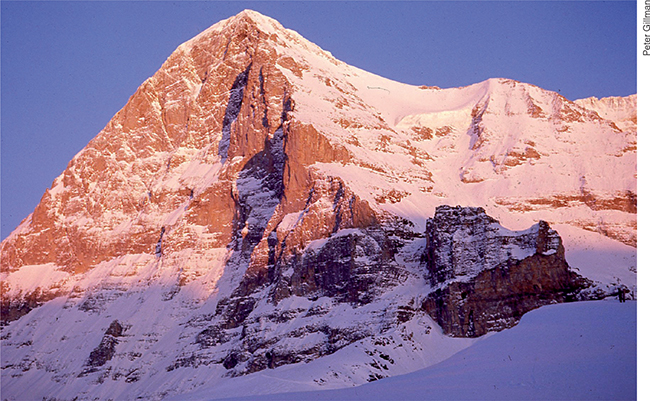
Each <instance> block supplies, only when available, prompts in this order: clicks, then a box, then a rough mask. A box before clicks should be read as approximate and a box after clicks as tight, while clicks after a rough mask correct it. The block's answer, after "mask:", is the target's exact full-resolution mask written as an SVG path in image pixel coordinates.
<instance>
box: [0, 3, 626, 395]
mask: <svg viewBox="0 0 650 401" xmlns="http://www.w3.org/2000/svg"><path fill="white" fill-rule="evenodd" d="M635 116H636V96H631V97H628V98H624V99H620V98H608V99H603V100H598V99H593V98H590V99H585V100H581V101H576V102H571V101H569V100H567V99H565V98H563V97H562V96H560V95H559V94H557V93H555V92H551V91H546V90H544V89H541V88H539V87H536V86H533V85H529V84H525V83H521V82H517V81H513V80H508V79H490V80H487V81H484V82H480V83H477V84H474V85H470V86H467V87H463V88H450V89H441V88H438V87H429V86H420V87H416V86H411V85H405V84H401V83H398V82H394V81H390V80H388V79H385V78H382V77H379V76H377V75H374V74H371V73H368V72H365V71H362V70H360V69H358V68H355V67H352V66H349V65H347V64H345V63H343V62H341V61H339V60H336V59H335V58H334V57H332V55H331V54H330V53H328V52H326V51H324V50H322V49H321V48H319V47H318V46H316V45H314V44H312V43H310V42H309V41H307V40H305V39H304V38H302V37H301V36H300V35H298V34H297V33H296V32H294V31H291V30H288V29H285V28H283V27H282V26H281V25H280V24H279V23H278V22H277V21H275V20H273V19H270V18H268V17H265V16H263V15H261V14H259V13H257V12H254V11H250V10H245V11H243V12H241V13H240V14H238V15H236V16H234V17H231V18H229V19H227V20H224V21H221V22H219V23H217V24H215V25H213V26H212V27H210V28H208V29H207V30H206V31H204V32H203V33H201V34H199V35H198V36H197V37H195V38H193V39H191V40H189V41H188V42H186V43H184V44H182V45H180V46H179V47H178V48H177V49H176V51H174V52H173V53H172V55H171V56H170V57H169V58H168V59H167V61H165V63H164V64H163V66H162V67H161V68H160V70H159V71H158V72H156V73H155V74H154V75H153V76H152V77H151V78H149V79H147V80H146V81H145V82H144V83H143V84H142V85H141V86H140V87H139V88H138V90H137V91H136V93H135V94H133V96H132V97H131V98H130V99H129V101H128V103H127V104H126V105H125V106H124V108H123V109H122V110H120V111H119V112H118V113H117V114H116V115H115V116H114V117H113V118H112V119H111V121H110V122H109V123H108V124H107V126H106V127H105V128H104V129H103V130H102V131H101V132H100V133H99V134H98V135H97V136H96V137H95V138H94V139H93V140H92V141H91V142H90V143H89V144H88V145H87V146H86V147H85V148H84V149H83V150H81V151H80V152H79V153H78V154H77V155H76V156H75V157H74V158H73V159H72V160H71V161H70V163H69V165H68V167H67V168H66V170H65V171H64V172H63V173H62V174H61V175H60V176H59V177H58V178H56V179H55V181H54V183H53V184H52V187H51V188H50V189H48V190H47V191H46V192H45V194H44V195H43V198H42V199H41V202H40V203H39V205H38V206H37V207H36V209H35V210H34V212H33V213H32V214H31V215H30V216H28V217H27V218H26V219H25V220H24V221H23V222H22V223H21V224H20V226H19V227H18V228H16V230H15V231H14V232H13V233H12V234H11V235H10V236H9V237H8V238H7V239H6V240H5V241H3V243H2V256H1V264H0V274H1V277H2V305H1V306H2V322H3V327H2V339H3V340H2V341H3V345H2V347H3V365H2V368H3V370H2V376H3V379H2V380H3V397H6V398H8V399H21V398H24V397H25V396H27V395H29V397H31V398H40V397H55V398H56V399H60V400H64V399H65V400H67V399H73V398H75V399H79V400H80V399H94V398H95V397H99V398H102V399H104V398H115V399H135V398H138V397H144V398H148V399H162V398H165V397H168V396H170V395H174V394H183V393H186V392H188V391H191V390H194V389H197V388H205V387H206V386H221V387H220V388H222V389H230V390H227V391H226V390H223V391H226V393H223V394H226V395H228V394H231V395H238V394H240V395H243V394H252V393H255V392H256V391H258V392H276V391H281V390H280V389H279V388H273V387H269V388H264V389H260V388H255V389H253V388H245V387H246V386H243V387H242V386H239V385H235V384H233V383H245V382H244V381H242V380H244V378H245V377H246V375H250V374H255V372H258V371H261V370H268V369H275V368H278V367H280V366H282V365H286V366H285V368H290V367H291V366H296V365H295V364H299V365H297V366H303V365H304V364H306V363H308V362H310V365H309V366H310V370H309V373H304V374H303V375H302V376H301V380H303V382H301V384H296V385H295V386H296V387H292V388H294V389H301V390H302V389H309V388H313V387H314V386H316V387H318V386H326V387H328V388H332V387H344V386H350V385H355V384H358V383H361V382H365V381H368V380H375V379H378V378H381V377H385V376H390V375H395V374H401V373H406V372H409V371H413V370H415V369H418V368H422V367H425V366H428V365H432V364H433V363H436V362H438V361H440V360H442V359H445V358H447V357H448V356H450V355H451V354H452V353H454V352H456V351H457V350H460V349H461V348H464V347H466V346H468V345H469V344H471V342H472V341H473V340H472V339H471V338H472V337H475V336H477V335H481V334H483V333H485V332H488V331H493V330H501V329H504V328H506V327H511V326H512V325H514V324H516V323H517V321H518V319H519V318H520V317H521V314H523V313H525V312H526V311H527V310H530V309H532V308H535V307H538V306H540V305H543V304H545V303H549V302H563V301H570V300H574V299H587V298H594V297H596V298H599V297H603V296H606V295H609V294H611V293H613V292H614V291H616V290H618V289H619V288H624V289H625V290H626V291H631V292H632V293H633V292H634V291H635V290H636V273H635V272H636V268H635V263H636V262H635V257H636V249H635V246H636V117H635ZM445 205H463V206H464V207H457V208H450V207H449V206H445ZM434 215H435V216H434ZM432 216H433V217H434V219H433V220H431V221H430V222H429V223H427V219H429V218H431V217H432ZM490 216H491V217H490ZM459 219H460V220H459ZM497 220H498V221H497ZM499 222H500V223H499ZM501 224H503V226H505V227H508V229H506V228H504V227H503V226H501ZM551 226H552V227H553V228H551ZM443 227H445V228H444V229H443ZM451 227H455V228H454V229H453V231H450V230H451ZM468 227H473V228H471V229H470V228H468ZM511 230H519V231H511ZM479 234H480V235H479ZM487 243H489V246H488V245H485V244H487ZM435 244H441V245H440V246H443V245H444V247H447V248H445V249H443V248H439V247H437V246H436V245H435ZM486 250H487V251H486ZM467 252H469V253H467ZM458 255H461V256H462V255H474V256H471V258H469V257H465V256H462V257H461V256H458ZM486 255H487V256H486ZM490 255H493V256H490ZM468 271H471V274H467V273H466V272H468ZM497 271H498V272H502V276H501V277H506V276H507V277H509V278H508V280H510V281H507V283H510V284H512V283H515V284H516V285H508V284H507V283H506V282H505V281H499V280H496V279H495V280H496V281H495V280H492V281H490V280H491V279H490V277H492V276H490V275H493V274H495V273H494V272H497ZM450 272H453V273H450ZM540 272H542V273H540ZM543 272H547V273H548V274H547V273H543ZM486 282H487V283H489V282H494V283H497V284H498V285H496V284H495V285H496V286H495V289H494V291H495V293H494V294H497V295H494V294H492V293H489V292H486V291H485V290H482V289H481V288H482V287H481V286H482V285H483V286H484V285H485V283H486ZM531 292H532V294H533V295H530V294H531ZM463 294H464V296H462V295H463ZM495 296H496V297H497V298H494V297H495ZM499 297H503V299H505V298H508V299H509V300H510V301H512V302H514V303H518V304H519V305H521V304H522V302H523V303H524V304H525V307H524V306H522V307H521V309H516V308H515V309H516V310H514V309H513V310H514V312H513V310H510V312H507V311H506V312H503V311H495V310H494V309H493V308H494V305H501V303H499V300H501V298H499ZM519 301H521V302H519ZM443 333H444V334H447V335H443ZM450 336H456V337H461V338H452V337H450ZM283 372H285V373H286V374H289V375H291V374H293V373H291V372H295V370H294V371H291V370H289V369H287V370H283ZM287 372H289V373H287ZM240 376H243V377H240ZM228 391H230V392H228ZM247 391H248V392H247ZM26 392H29V393H26Z"/></svg>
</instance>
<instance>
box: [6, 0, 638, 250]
mask: <svg viewBox="0 0 650 401" xmlns="http://www.w3.org/2000/svg"><path fill="white" fill-rule="evenodd" d="M0 6H1V18H2V21H1V30H2V32H1V41H2V43H1V51H2V57H1V58H2V64H1V70H0V71H1V76H2V82H1V88H2V99H1V101H2V102H1V105H2V115H1V122H2V131H1V133H2V136H1V152H2V155H1V169H2V170H1V174H2V175H1V191H2V192H1V216H0V220H1V226H2V227H1V228H2V237H1V238H2V239H4V238H5V237H6V236H7V235H9V233H10V232H11V231H12V230H13V229H14V228H15V227H16V226H17V225H18V224H19V223H20V221H21V220H22V219H23V218H25V217H27V215H28V214H29V213H31V212H32V211H33V209H34V207H35V206H36V205H37V204H38V202H39V200H40V198H41V196H42V194H43V193H44V191H45V189H46V188H49V187H50V185H51V183H52V181H53V180H54V178H56V177H57V176H58V175H59V174H61V172H63V170H64V169H65V167H66V165H67V163H68V162H69V161H70V160H71V159H72V157H73V156H74V155H75V154H76V153H77V152H79V151H80V150H81V149H82V148H83V147H84V146H85V145H86V144H87V143H88V142H89V141H90V139H92V138H93V137H94V136H95V135H96V134H97V133H98V132H99V131H100V130H101V129H102V128H103V127H104V126H105V125H106V123H108V121H109V120H110V119H111V117H112V116H113V115H114V114H115V113H116V112H117V111H118V110H119V109H120V108H122V107H123V106H124V105H125V104H126V102H127V100H128V99H129V97H130V96H131V95H132V94H133V93H134V92H135V90H136V89H137V87H138V86H139V85H140V84H141V83H142V82H143V81H144V80H145V79H147V78H148V77H150V76H151V75H153V74H154V73H155V72H156V71H157V70H158V68H160V66H161V65H162V63H163V62H164V61H165V59H166V58H167V57H168V56H169V55H170V54H171V53H172V52H173V51H174V49H175V48H176V47H177V46H178V45H180V44H181V43H183V42H184V41H186V40H189V39H191V38H192V37H194V36H195V35H197V34H198V33H200V32H201V31H203V30H204V29H206V28H208V27H209V26H210V25H212V24H214V23H216V22H217V21H220V20H222V19H225V18H228V17H230V16H232V15H235V14H237V13H238V12H240V11H241V10H243V9H245V8H250V9H253V10H256V11H259V12H261V13H262V14H265V15H268V16H270V17H272V18H274V19H277V20H278V21H280V23H282V24H283V25H284V26H285V27H286V28H290V29H293V30H295V31H297V32H298V33H300V34H301V35H302V36H304V37H305V38H307V39H308V40H310V41H312V42H314V43H316V44H318V45H319V46H320V47H322V48H323V49H325V50H329V51H330V52H332V54H333V55H334V57H336V58H338V59H340V60H342V61H345V62H347V63H348V64H352V65H354V66H357V67H360V68H362V69H365V70H367V71H370V72H373V73H376V74H378V75H381V76H384V77H387V78H391V79H393V80H396V81H400V82H405V83H409V84H416V85H421V84H424V85H437V86H440V87H443V88H445V87H455V86H464V85H469V84H473V83H476V82H480V81H483V80H485V79H487V78H493V77H504V78H512V79H516V80H518V81H523V82H528V83H531V84H535V85H538V86H540V87H542V88H545V89H549V90H553V91H557V92H559V93H560V94H562V95H564V96H565V97H567V98H568V99H570V100H575V99H578V98H583V97H589V96H597V97H604V96H627V95H630V94H632V93H636V91H637V89H636V88H637V83H636V76H637V73H636V54H637V53H636V52H637V48H636V28H637V24H638V21H637V20H636V8H635V7H636V2H634V1H614V2H603V1H569V2H564V1H545V2H541V1H539V2H538V1H519V2H513V1H510V2H498V1H487V2H485V1H484V2H469V1H467V2H451V1H449V2H434V1H420V2H373V1H361V2H345V1H330V2H299V1H265V2H244V1H238V2H198V1H196V2H183V1H178V2H171V1H167V2H126V1H124V2H122V1H120V2H22V1H21V2H9V1H2V3H1V5H0Z"/></svg>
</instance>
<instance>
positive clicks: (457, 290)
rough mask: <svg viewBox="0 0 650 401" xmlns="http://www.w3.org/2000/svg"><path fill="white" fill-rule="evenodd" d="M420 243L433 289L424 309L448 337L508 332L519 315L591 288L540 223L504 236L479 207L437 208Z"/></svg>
mask: <svg viewBox="0 0 650 401" xmlns="http://www.w3.org/2000/svg"><path fill="white" fill-rule="evenodd" d="M426 238H427V246H426V256H427V268H428V270H429V273H430V275H431V283H432V285H433V287H434V291H433V292H432V293H431V294H429V296H428V298H427V300H426V302H425V309H426V310H427V312H428V313H429V314H430V315H431V316H432V317H433V318H434V319H435V320H436V321H437V322H438V324H439V325H440V326H441V327H442V328H443V330H444V331H445V333H448V334H449V335H452V336H459V337H463V336H466V337H476V336H481V335H483V334H485V333H487V332H489V331H499V330H502V329H505V328H508V327H512V326H514V325H515V324H516V323H517V322H518V321H519V319H520V318H521V316H523V314H524V313H526V312H528V311H530V310H532V309H535V308H538V307H540V306H542V305H547V304H549V303H556V302H565V301H570V300H575V299H577V298H578V293H579V292H580V291H581V290H583V289H586V288H587V287H589V286H590V285H591V283H590V282H589V280H586V279H584V278H583V277H581V276H579V275H578V274H576V273H575V272H573V271H572V270H571V269H570V268H569V265H568V264H567V262H566V260H565V258H564V247H563V246H562V240H561V238H560V236H559V235H558V233H557V232H556V231H555V230H552V229H551V228H550V227H549V225H548V223H546V222H544V221H540V222H539V223H538V224H536V225H534V226H533V227H531V228H530V229H528V230H524V231H519V232H517V231H510V230H507V229H505V228H503V227H502V226H501V225H500V224H499V222H498V221H496V220H495V219H493V218H491V217H490V216H488V215H487V214H486V213H485V210H483V209H482V208H471V207H460V206H456V207H451V206H440V207H438V208H437V209H436V215H435V216H434V218H433V219H430V220H428V221H427V232H426Z"/></svg>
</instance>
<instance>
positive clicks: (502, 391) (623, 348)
mask: <svg viewBox="0 0 650 401" xmlns="http://www.w3.org/2000/svg"><path fill="white" fill-rule="evenodd" d="M636 309H637V305H636V302H627V303H624V304H621V303H618V302H616V301H614V300H606V301H591V302H578V303H569V304H558V305H551V306H545V307H543V308H540V309H538V310H535V311H533V312H530V313H528V314H526V315H525V316H524V317H523V319H522V320H521V323H520V324H519V325H517V326H516V327H514V328H512V329H509V330H504V331H502V332H500V333H496V334H493V335H490V336H487V337H485V338H483V339H481V340H479V341H478V342H476V343H475V344H474V345H472V346H471V347H469V348H467V349H465V350H463V351H461V352H459V353H457V354H455V355H454V356H452V357H451V358H449V359H447V360H445V361H443V362H441V363H439V364H437V365H434V366H431V367H428V368H425V369H422V370H419V371H416V372H413V373H410V374H406V375H403V376H395V377H391V378H386V379H383V380H380V381H376V382H372V383H368V384H366V385H363V386H358V387H352V388H347V389H341V390H326V391H313V392H301V393H283V394H273V395H264V396H261V397H245V398H236V400H256V399H264V400H306V399H309V400H373V401H376V400H454V399H459V400H465V399H477V400H478V399H480V400H630V399H636V366H637V364H636ZM300 369H309V365H306V366H301V367H300ZM183 399H185V400H192V399H193V400H199V399H200V400H209V399H214V400H216V399H221V398H219V390H218V389H215V390H213V392H210V391H202V392H201V393H194V394H185V395H183Z"/></svg>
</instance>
